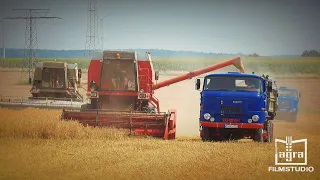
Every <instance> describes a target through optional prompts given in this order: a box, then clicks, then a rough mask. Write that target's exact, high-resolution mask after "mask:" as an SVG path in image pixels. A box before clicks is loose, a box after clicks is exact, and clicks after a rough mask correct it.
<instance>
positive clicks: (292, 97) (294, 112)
mask: <svg viewBox="0 0 320 180" xmlns="http://www.w3.org/2000/svg"><path fill="white" fill-rule="evenodd" d="M300 98H301V93H299V92H298V91H297V90H296V89H294V88H290V87H280V88H279V112H278V116H277V119H279V120H285V121H289V122H296V121H297V116H298V112H299V100H300Z"/></svg>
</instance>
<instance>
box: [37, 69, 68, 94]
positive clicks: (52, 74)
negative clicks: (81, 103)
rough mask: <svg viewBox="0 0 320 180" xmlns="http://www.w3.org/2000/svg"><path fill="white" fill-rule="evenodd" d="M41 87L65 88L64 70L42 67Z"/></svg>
mask: <svg viewBox="0 0 320 180" xmlns="http://www.w3.org/2000/svg"><path fill="white" fill-rule="evenodd" d="M41 87H42V88H53V89H60V88H65V71H64V69H63V68H43V70H42V81H41Z"/></svg>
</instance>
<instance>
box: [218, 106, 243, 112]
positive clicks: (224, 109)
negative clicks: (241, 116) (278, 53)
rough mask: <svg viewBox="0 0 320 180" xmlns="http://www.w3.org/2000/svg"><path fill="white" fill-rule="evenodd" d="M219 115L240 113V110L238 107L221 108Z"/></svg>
mask: <svg viewBox="0 0 320 180" xmlns="http://www.w3.org/2000/svg"><path fill="white" fill-rule="evenodd" d="M220 111H221V113H232V114H235V113H242V108H241V107H239V106H221V108H220Z"/></svg>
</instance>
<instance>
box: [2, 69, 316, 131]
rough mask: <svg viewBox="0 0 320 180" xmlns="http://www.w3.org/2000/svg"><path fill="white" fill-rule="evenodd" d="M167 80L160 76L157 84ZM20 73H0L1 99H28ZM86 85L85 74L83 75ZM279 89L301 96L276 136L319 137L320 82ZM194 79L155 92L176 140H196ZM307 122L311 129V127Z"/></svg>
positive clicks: (287, 82) (282, 82)
mask: <svg viewBox="0 0 320 180" xmlns="http://www.w3.org/2000/svg"><path fill="white" fill-rule="evenodd" d="M168 78H170V76H161V75H160V81H162V80H165V79H168ZM19 79H20V73H19V72H0V80H1V81H0V94H1V95H3V96H25V97H26V96H29V95H30V93H29V90H30V88H31V86H30V85H17V84H18V83H19ZM82 81H83V82H86V74H84V75H83V79H82ZM276 81H277V84H278V87H280V86H290V87H294V88H296V89H298V90H299V91H300V92H301V93H302V98H301V100H300V104H299V108H300V114H299V117H298V122H297V123H286V122H280V121H279V120H277V121H276V125H277V126H276V128H275V136H276V137H277V136H280V137H283V136H286V135H290V133H295V132H296V130H299V132H302V133H304V132H305V133H312V134H313V133H318V129H319V127H320V112H319V109H320V103H319V101H320V93H319V92H318V90H317V87H320V79H312V78H296V79H280V78H279V79H276ZM194 82H195V80H194V79H191V80H186V81H182V82H179V83H177V84H173V85H171V86H169V87H163V88H162V89H159V90H156V92H155V95H156V96H157V98H158V99H159V100H160V108H161V109H160V110H161V111H167V110H169V109H177V111H178V112H177V118H178V119H177V136H199V130H198V125H199V122H198V119H199V100H200V96H199V95H200V94H199V91H196V90H195V89H194ZM83 87H86V84H83ZM310 121H312V122H313V125H312V126H310V124H309V123H310Z"/></svg>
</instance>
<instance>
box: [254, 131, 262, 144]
mask: <svg viewBox="0 0 320 180" xmlns="http://www.w3.org/2000/svg"><path fill="white" fill-rule="evenodd" d="M253 141H256V142H263V128H261V129H256V131H255V133H254V137H253Z"/></svg>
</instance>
